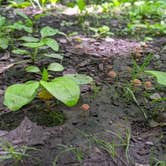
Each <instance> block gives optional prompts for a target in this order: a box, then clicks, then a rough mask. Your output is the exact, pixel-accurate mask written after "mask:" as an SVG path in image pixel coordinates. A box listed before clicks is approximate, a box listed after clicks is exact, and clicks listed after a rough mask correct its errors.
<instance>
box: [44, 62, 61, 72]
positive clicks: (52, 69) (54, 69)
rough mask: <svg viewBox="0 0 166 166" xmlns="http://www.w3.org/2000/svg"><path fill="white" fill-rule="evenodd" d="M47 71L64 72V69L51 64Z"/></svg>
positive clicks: (56, 64)
mask: <svg viewBox="0 0 166 166" xmlns="http://www.w3.org/2000/svg"><path fill="white" fill-rule="evenodd" d="M47 70H50V71H63V70H64V67H63V66H62V65H61V64H59V63H51V64H49V65H48V67H47Z"/></svg>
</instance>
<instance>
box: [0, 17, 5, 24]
mask: <svg viewBox="0 0 166 166" xmlns="http://www.w3.org/2000/svg"><path fill="white" fill-rule="evenodd" d="M5 23H6V18H5V17H2V16H0V27H2V26H4V25H5Z"/></svg>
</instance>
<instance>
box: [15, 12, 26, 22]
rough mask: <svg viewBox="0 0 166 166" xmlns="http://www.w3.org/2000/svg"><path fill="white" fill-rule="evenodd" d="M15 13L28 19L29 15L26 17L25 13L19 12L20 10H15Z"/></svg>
mask: <svg viewBox="0 0 166 166" xmlns="http://www.w3.org/2000/svg"><path fill="white" fill-rule="evenodd" d="M16 14H18V15H19V16H21V17H23V18H25V19H26V20H27V19H29V17H28V16H27V15H26V14H25V13H23V12H20V11H18V10H17V11H16Z"/></svg>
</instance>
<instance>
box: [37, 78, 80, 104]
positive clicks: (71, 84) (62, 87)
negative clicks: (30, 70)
mask: <svg viewBox="0 0 166 166" xmlns="http://www.w3.org/2000/svg"><path fill="white" fill-rule="evenodd" d="M40 83H41V85H42V86H43V87H44V88H45V89H46V90H47V91H48V92H49V93H51V94H52V95H53V96H54V97H55V98H56V99H58V100H60V101H61V102H62V103H64V104H65V105H67V106H68V107H72V106H74V105H76V104H77V102H78V99H79V97H80V88H79V86H78V85H77V84H76V82H75V81H73V80H72V79H70V78H67V77H58V78H56V79H54V80H52V81H51V82H45V81H40Z"/></svg>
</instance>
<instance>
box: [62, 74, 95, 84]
mask: <svg viewBox="0 0 166 166" xmlns="http://www.w3.org/2000/svg"><path fill="white" fill-rule="evenodd" d="M64 77H68V78H71V79H73V80H74V81H75V82H76V83H77V84H78V85H83V84H90V83H92V82H93V79H92V78H91V77H90V76H87V75H85V74H66V75H65V76H64Z"/></svg>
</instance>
